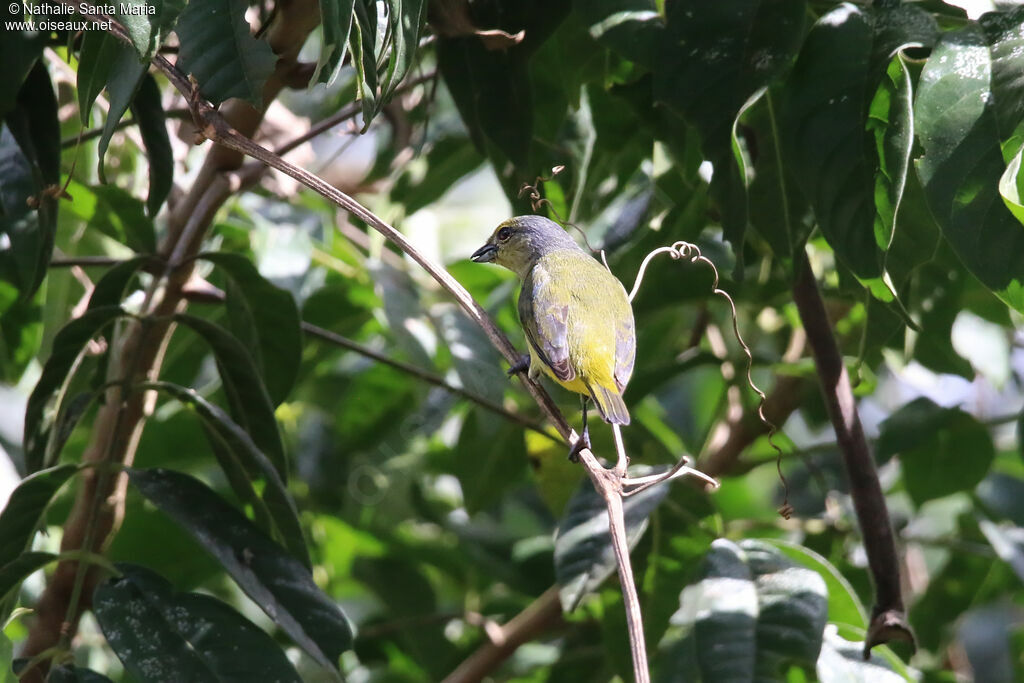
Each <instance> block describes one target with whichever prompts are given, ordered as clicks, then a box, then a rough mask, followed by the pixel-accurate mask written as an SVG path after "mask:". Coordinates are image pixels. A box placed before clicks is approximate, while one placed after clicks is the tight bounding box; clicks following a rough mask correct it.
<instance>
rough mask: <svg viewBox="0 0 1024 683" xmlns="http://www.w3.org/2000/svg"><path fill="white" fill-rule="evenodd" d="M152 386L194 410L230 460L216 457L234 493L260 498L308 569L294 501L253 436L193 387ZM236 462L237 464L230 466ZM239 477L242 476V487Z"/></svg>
mask: <svg viewBox="0 0 1024 683" xmlns="http://www.w3.org/2000/svg"><path fill="white" fill-rule="evenodd" d="M152 386H154V387H155V388H157V389H160V390H161V391H164V392H166V393H168V394H170V395H171V396H173V397H174V398H175V399H177V400H178V401H180V402H182V403H183V404H185V405H188V406H191V407H192V408H193V409H194V410H195V411H196V414H198V415H199V417H200V418H201V419H202V420H203V423H204V425H205V426H206V427H207V429H208V430H209V431H207V436H208V437H210V441H211V443H210V445H211V447H213V448H214V449H215V451H216V449H218V448H221V447H222V448H223V449H225V450H227V451H228V454H229V455H230V457H231V460H229V461H225V460H222V459H221V458H220V457H218V461H219V462H220V464H221V467H222V468H223V469H224V474H225V475H226V476H227V477H228V479H229V480H230V481H231V482H232V487H233V488H235V492H236V493H238V494H239V496H240V497H242V498H243V500H249V501H252V500H253V499H255V500H257V501H260V500H261V501H262V503H263V504H265V505H266V509H267V512H268V513H269V515H270V517H271V521H272V522H273V524H274V526H275V528H276V530H277V533H278V538H279V540H280V541H281V542H282V544H283V545H284V546H285V547H286V548H288V550H290V551H291V553H292V554H293V555H294V556H295V557H297V558H298V559H299V560H300V561H301V562H302V563H303V564H304V565H306V567H307V568H311V564H310V559H309V550H308V548H307V547H306V541H305V537H304V535H303V533H302V525H301V523H300V522H299V513H298V510H297V509H296V508H295V501H294V500H292V497H291V495H290V494H289V493H288V488H287V487H286V486H285V484H284V482H283V481H282V480H281V476H280V475H279V474H278V472H277V470H276V469H275V468H274V464H273V463H272V462H271V461H270V459H269V458H268V457H267V456H266V455H265V454H264V453H263V452H262V451H261V450H260V449H259V447H258V446H257V445H256V444H255V443H254V442H253V440H252V438H250V436H249V435H248V434H247V433H246V432H245V430H244V429H242V428H241V427H239V426H238V424H237V423H235V421H234V420H232V419H231V417H230V416H229V415H228V414H227V413H225V412H224V411H223V410H222V409H221V408H220V407H219V406H217V405H216V404H213V403H210V402H209V401H207V400H206V399H204V398H203V397H202V396H200V395H199V394H198V393H196V392H195V391H193V390H192V389H187V388H185V387H182V386H178V385H176V384H171V383H170V382H154V383H153V384H152ZM236 464H237V466H238V467H233V465H236ZM239 470H240V471H239ZM258 475H261V476H262V477H263V479H264V480H265V481H266V486H265V487H264V489H263V494H262V499H261V498H260V497H259V496H257V495H256V493H255V491H254V490H253V488H252V485H251V483H249V481H248V479H249V478H251V477H255V476H258ZM240 479H245V484H244V488H243V485H242V481H241V480H240ZM236 484H237V485H238V487H237V488H236Z"/></svg>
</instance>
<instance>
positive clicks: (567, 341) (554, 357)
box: [470, 216, 636, 460]
mask: <svg viewBox="0 0 1024 683" xmlns="http://www.w3.org/2000/svg"><path fill="white" fill-rule="evenodd" d="M470 258H471V259H472V260H473V261H476V262H478V263H496V264H498V265H500V266H504V267H505V268H508V269H509V270H511V271H512V272H514V273H515V274H516V275H518V276H519V279H520V280H521V281H522V290H521V292H520V294H519V320H520V321H521V322H522V324H523V329H524V330H525V332H526V339H527V342H528V345H529V349H530V354H529V356H528V357H527V356H524V357H523V359H522V360H521V361H520V362H519V363H517V364H516V365H514V366H513V367H512V368H511V369H510V370H509V374H510V375H511V374H513V373H516V372H522V371H523V370H526V369H527V368H529V373H530V377H531V378H532V379H537V378H538V377H539V376H540V374H541V373H542V372H543V373H545V374H547V375H548V376H549V377H551V378H552V379H553V380H555V381H556V382H558V383H559V384H561V385H562V386H563V387H565V388H566V389H569V390H570V391H575V392H576V393H578V394H580V396H581V399H580V402H581V406H582V410H583V433H582V435H581V438H580V439H579V440H577V442H576V444H575V445H574V446H573V448H572V449H571V450H570V451H569V458H570V459H572V460H576V459H578V455H579V451H580V450H582V449H583V448H589V447H590V433H589V431H588V429H587V401H588V399H592V400H593V401H594V403H596V404H597V409H598V411H600V413H601V417H602V418H603V419H604V421H605V422H608V423H610V424H620V425H628V424H629V411H628V410H627V409H626V404H625V403H624V402H623V400H622V392H623V391H624V390H625V388H626V383H627V382H629V377H630V375H632V374H633V361H634V359H635V357H636V330H635V327H634V323H633V309H632V308H631V307H630V305H629V298H628V297H627V296H626V290H625V289H624V288H623V286H622V283H621V282H619V281H618V280H617V279H616V278H615V276H614V275H612V274H611V273H610V272H608V269H607V268H605V267H604V266H603V265H602V264H601V263H600V262H598V261H597V260H596V259H594V258H593V257H592V256H590V254H588V253H587V252H585V251H584V250H583V249H582V248H580V246H579V245H578V244H576V242H575V241H574V240H573V239H572V237H571V236H569V234H568V233H566V232H565V230H563V229H562V228H561V227H560V226H559V225H557V224H556V223H553V222H552V221H549V220H548V219H547V218H543V217H541V216H518V217H516V218H511V219H509V220H507V221H505V222H504V223H502V224H501V225H499V226H498V227H497V228H496V229H495V231H494V233H493V234H492V235H491V236H490V238H489V239H488V240H487V243H486V244H484V246H482V247H480V248H479V249H477V250H476V252H474V253H473V255H472V256H471V257H470Z"/></svg>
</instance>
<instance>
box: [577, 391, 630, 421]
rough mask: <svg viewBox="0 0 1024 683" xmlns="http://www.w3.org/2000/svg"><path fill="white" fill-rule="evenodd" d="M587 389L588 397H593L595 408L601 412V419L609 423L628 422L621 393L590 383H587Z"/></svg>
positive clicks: (627, 412) (627, 414)
mask: <svg viewBox="0 0 1024 683" xmlns="http://www.w3.org/2000/svg"><path fill="white" fill-rule="evenodd" d="M587 389H589V390H590V397H591V398H592V399H594V403H596V404H597V409H598V410H599V411H600V412H601V419H603V420H604V421H605V422H607V423H609V424H618V425H628V424H629V411H628V410H626V403H625V402H624V401H623V400H622V394H620V393H619V392H618V391H616V390H615V389H607V388H605V387H602V386H595V385H590V384H588V385H587Z"/></svg>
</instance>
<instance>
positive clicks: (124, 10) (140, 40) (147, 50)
mask: <svg viewBox="0 0 1024 683" xmlns="http://www.w3.org/2000/svg"><path fill="white" fill-rule="evenodd" d="M117 7H118V10H119V11H118V12H117V13H116V15H115V16H116V17H117V19H118V21H120V22H121V25H123V26H124V27H125V28H126V29H128V37H129V38H130V39H131V41H132V45H133V46H134V47H135V51H136V52H137V53H138V55H139V58H140V59H142V60H145V61H148V60H149V59H150V58H151V57H152V56H153V55H154V54H155V53H156V50H157V48H158V47H160V43H161V42H162V41H163V39H164V38H165V37H166V36H167V33H168V32H169V31H170V29H171V28H172V27H173V26H174V23H175V22H176V21H177V19H178V15H179V14H181V11H182V10H183V9H184V8H185V0H127V1H126V2H122V3H118V5H117Z"/></svg>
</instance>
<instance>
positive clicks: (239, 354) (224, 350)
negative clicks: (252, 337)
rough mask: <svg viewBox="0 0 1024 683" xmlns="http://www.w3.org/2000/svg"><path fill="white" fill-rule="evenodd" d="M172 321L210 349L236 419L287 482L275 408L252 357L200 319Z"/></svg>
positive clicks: (179, 317)
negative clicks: (187, 329) (197, 336)
mask: <svg viewBox="0 0 1024 683" xmlns="http://www.w3.org/2000/svg"><path fill="white" fill-rule="evenodd" d="M174 319H175V320H176V321H178V322H180V323H183V324H185V325H187V326H188V327H190V328H191V329H192V331H194V332H195V333H196V334H198V335H199V336H200V337H202V338H203V339H204V340H205V341H206V343H207V344H208V345H209V346H210V350H211V351H212V352H213V356H214V358H216V359H217V369H218V371H219V372H220V377H221V381H222V382H223V383H224V391H225V393H226V394H227V395H228V400H229V401H230V404H231V410H232V415H233V416H234V418H235V420H236V421H237V422H238V423H239V424H240V425H241V426H242V428H243V429H245V430H246V431H247V432H248V433H249V435H250V436H251V437H252V440H253V442H255V444H256V445H257V446H259V449H260V451H262V452H263V453H264V454H265V455H266V456H267V457H268V458H270V461H271V462H272V463H274V467H275V468H277V472H278V474H279V475H280V476H281V479H282V481H287V480H288V460H287V457H286V456H285V453H284V445H283V444H282V443H281V432H280V430H279V429H278V427H277V419H276V418H275V417H274V406H273V405H272V404H271V402H270V396H269V395H268V394H267V390H266V388H265V387H264V386H263V383H262V382H261V381H260V379H259V374H258V372H257V371H256V367H255V365H254V364H253V360H252V356H251V355H250V354H249V352H248V351H247V350H246V348H245V347H244V346H243V345H242V343H241V342H240V341H238V340H237V339H235V337H234V336H232V335H231V334H230V333H229V332H228V331H227V330H225V329H224V328H223V327H220V326H219V325H215V324H214V323H211V322H210V321H208V320H204V319H203V318H197V317H195V316H194V315H188V314H186V313H178V314H177V315H175V316H174Z"/></svg>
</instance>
